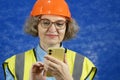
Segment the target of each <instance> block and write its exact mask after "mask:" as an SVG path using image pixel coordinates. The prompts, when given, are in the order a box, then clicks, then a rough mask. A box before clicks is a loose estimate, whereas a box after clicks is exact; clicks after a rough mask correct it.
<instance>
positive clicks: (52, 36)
mask: <svg viewBox="0 0 120 80" xmlns="http://www.w3.org/2000/svg"><path fill="white" fill-rule="evenodd" d="M46 36H47V37H49V38H56V37H57V36H58V35H56V34H46Z"/></svg>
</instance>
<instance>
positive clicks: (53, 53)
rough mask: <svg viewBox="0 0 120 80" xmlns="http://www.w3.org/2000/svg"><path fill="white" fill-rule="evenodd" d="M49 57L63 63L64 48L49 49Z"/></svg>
mask: <svg viewBox="0 0 120 80" xmlns="http://www.w3.org/2000/svg"><path fill="white" fill-rule="evenodd" d="M48 55H50V56H53V57H55V58H57V59H59V60H61V61H64V56H65V49H64V48H48Z"/></svg>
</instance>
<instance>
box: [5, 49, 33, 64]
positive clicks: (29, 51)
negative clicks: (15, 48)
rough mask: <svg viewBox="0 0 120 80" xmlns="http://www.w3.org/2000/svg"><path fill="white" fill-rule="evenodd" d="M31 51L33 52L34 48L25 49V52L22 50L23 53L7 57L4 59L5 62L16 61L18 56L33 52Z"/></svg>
mask: <svg viewBox="0 0 120 80" xmlns="http://www.w3.org/2000/svg"><path fill="white" fill-rule="evenodd" d="M31 53H33V49H30V50H27V51H25V52H21V53H18V54H15V55H13V56H11V57H9V58H7V59H6V60H5V61H4V63H9V62H11V63H13V62H15V59H16V56H22V55H24V54H31Z"/></svg>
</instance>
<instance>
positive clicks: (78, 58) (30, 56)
mask: <svg viewBox="0 0 120 80" xmlns="http://www.w3.org/2000/svg"><path fill="white" fill-rule="evenodd" d="M66 57H67V61H68V65H69V69H70V73H71V75H72V76H73V78H74V80H86V79H87V78H89V80H93V78H94V76H95V74H96V71H97V69H96V67H95V66H94V64H93V63H92V62H91V61H90V60H89V59H88V58H87V57H84V56H82V55H80V54H76V52H74V51H71V50H68V49H67V51H66ZM36 61H37V60H36V56H35V51H34V49H31V50H28V51H26V52H25V53H21V54H17V55H14V56H12V57H11V58H8V59H7V60H6V61H5V62H4V64H3V68H4V70H5V69H6V68H8V70H9V71H10V73H11V75H12V76H13V77H14V80H29V77H30V75H29V74H30V69H31V66H32V64H34V63H36Z"/></svg>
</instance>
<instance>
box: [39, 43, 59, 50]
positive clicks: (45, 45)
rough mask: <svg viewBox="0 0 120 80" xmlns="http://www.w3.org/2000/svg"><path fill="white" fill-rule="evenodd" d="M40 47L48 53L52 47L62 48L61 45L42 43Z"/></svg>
mask: <svg viewBox="0 0 120 80" xmlns="http://www.w3.org/2000/svg"><path fill="white" fill-rule="evenodd" d="M40 47H41V48H42V49H43V50H45V51H46V52H47V50H48V48H50V47H60V44H49V45H48V44H42V43H40Z"/></svg>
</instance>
